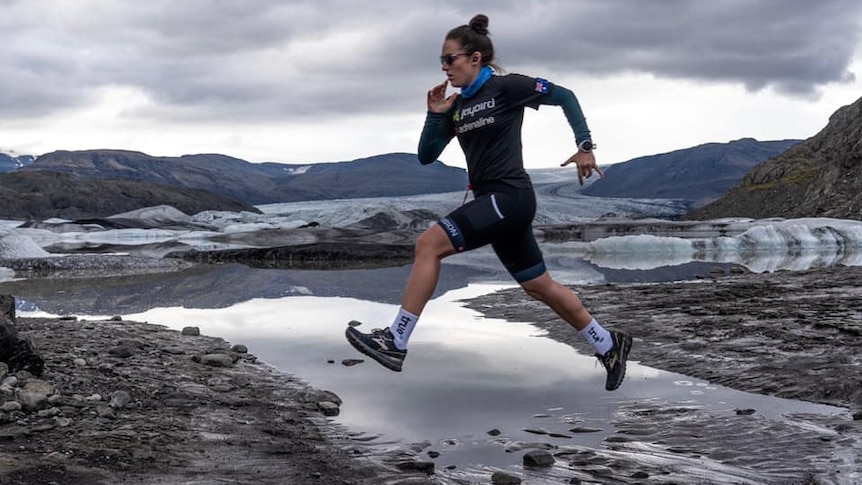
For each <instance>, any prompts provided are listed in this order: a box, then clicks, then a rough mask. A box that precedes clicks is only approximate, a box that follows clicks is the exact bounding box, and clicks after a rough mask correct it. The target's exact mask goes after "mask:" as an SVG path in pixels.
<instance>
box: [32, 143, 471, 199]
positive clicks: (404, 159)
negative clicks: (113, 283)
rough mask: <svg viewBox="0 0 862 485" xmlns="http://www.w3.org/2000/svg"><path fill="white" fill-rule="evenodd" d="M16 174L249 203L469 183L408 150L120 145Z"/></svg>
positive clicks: (456, 171)
mask: <svg viewBox="0 0 862 485" xmlns="http://www.w3.org/2000/svg"><path fill="white" fill-rule="evenodd" d="M19 171H20V172H22V173H27V172H38V171H51V172H63V173H71V174H75V175H77V176H79V177H85V178H96V179H115V180H132V181H138V182H147V183H154V184H160V185H166V186H174V187H180V188H184V189H186V188H188V189H201V190H207V191H210V192H213V193H216V194H220V195H222V196H226V197H231V198H233V199H236V200H238V201H241V202H244V203H247V204H254V205H257V204H268V203H275V202H295V201H301V200H321V199H336V198H363V197H381V196H387V195H396V196H397V195H413V194H420V193H439V192H450V191H456V190H461V189H463V188H464V186H465V185H466V183H467V176H466V172H465V171H464V170H463V169H460V168H455V167H448V166H446V165H444V164H443V163H441V162H435V163H433V164H430V165H426V166H422V165H421V164H420V163H419V161H418V159H417V157H416V155H415V154H408V153H390V154H385V155H379V156H374V157H368V158H362V159H358V160H353V161H350V162H333V163H320V164H310V165H292V164H278V163H251V162H247V161H245V160H241V159H238V158H233V157H229V156H226V155H219V154H198V155H183V156H181V157H153V156H150V155H147V154H144V153H141V152H134V151H125V150H85V151H56V152H52V153H48V154H45V155H42V156H41V157H39V158H37V159H36V161H35V162H33V163H32V164H30V165H28V166H26V167H23V168H21V169H20V170H19Z"/></svg>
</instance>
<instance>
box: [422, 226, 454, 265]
mask: <svg viewBox="0 0 862 485" xmlns="http://www.w3.org/2000/svg"><path fill="white" fill-rule="evenodd" d="M414 252H415V254H416V257H417V258H418V257H428V256H433V257H437V258H443V257H445V256H448V255H450V254H454V253H455V248H454V246H452V242H451V241H449V236H447V235H446V232H445V231H444V230H443V229H442V228H441V227H440V226H438V225H436V224H435V225H433V226H431V227H429V228H428V229H426V230H425V231H424V232H423V233H422V234H420V235H419V238H418V239H416V244H415V246H414Z"/></svg>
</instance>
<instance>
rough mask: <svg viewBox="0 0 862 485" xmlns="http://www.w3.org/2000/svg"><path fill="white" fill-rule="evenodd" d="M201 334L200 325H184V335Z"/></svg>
mask: <svg viewBox="0 0 862 485" xmlns="http://www.w3.org/2000/svg"><path fill="white" fill-rule="evenodd" d="M200 334H201V329H200V328H198V327H184V328H183V335H189V336H191V337H199V336H200Z"/></svg>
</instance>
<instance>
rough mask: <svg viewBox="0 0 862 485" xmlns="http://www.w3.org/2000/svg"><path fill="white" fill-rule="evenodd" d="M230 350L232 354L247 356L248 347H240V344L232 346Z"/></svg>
mask: <svg viewBox="0 0 862 485" xmlns="http://www.w3.org/2000/svg"><path fill="white" fill-rule="evenodd" d="M230 350H231V351H232V352H236V353H238V354H247V353H248V347H246V346H245V345H241V344H236V345H234V346H233V347H231V348H230Z"/></svg>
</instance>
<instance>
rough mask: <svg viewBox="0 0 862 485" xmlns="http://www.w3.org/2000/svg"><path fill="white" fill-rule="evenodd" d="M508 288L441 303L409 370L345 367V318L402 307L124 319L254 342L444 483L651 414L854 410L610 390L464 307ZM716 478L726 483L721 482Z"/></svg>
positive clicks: (346, 417) (588, 359)
mask: <svg viewBox="0 0 862 485" xmlns="http://www.w3.org/2000/svg"><path fill="white" fill-rule="evenodd" d="M503 287H504V286H503V285H496V286H495V285H488V284H472V285H469V286H467V287H465V288H461V289H457V290H452V291H449V292H447V293H445V294H443V295H442V296H440V297H438V298H436V299H434V300H432V301H431V302H430V303H429V305H428V307H427V309H426V311H425V313H424V314H423V315H422V318H421V320H420V322H419V325H418V327H417V329H416V331H415V332H414V334H413V337H412V339H411V343H410V349H409V354H408V357H407V360H406V362H405V366H404V371H403V372H401V373H393V372H391V371H388V370H386V369H384V368H383V367H381V366H380V365H378V364H377V363H375V362H373V361H370V360H367V359H366V361H365V362H364V363H362V364H359V365H355V366H345V365H342V361H343V360H344V359H361V358H364V356H362V355H361V354H359V353H358V352H356V351H354V350H353V349H352V348H351V347H350V346H349V344H347V342H346V340H345V338H344V329H345V327H346V324H347V321H348V320H350V319H356V320H359V321H362V322H365V323H364V325H363V327H362V328H363V329H370V328H372V327H374V326H384V325H387V324H388V323H389V319H391V318H392V317H393V316H394V315H395V313H396V311H397V306H396V305H393V304H384V303H375V302H370V301H364V300H359V299H355V298H342V297H317V296H291V297H284V298H272V299H252V300H248V301H245V302H242V303H237V304H234V305H232V306H229V307H227V308H219V309H189V308H180V307H164V308H154V309H151V310H148V311H145V312H143V313H137V314H129V315H124V316H123V318H125V319H129V320H137V321H148V322H152V323H158V324H163V325H167V326H168V327H171V328H175V329H181V328H183V327H186V326H197V327H200V329H201V332H202V333H204V334H208V335H217V336H221V337H223V338H225V339H226V340H228V341H229V342H231V343H241V344H244V345H246V346H248V347H249V349H250V351H251V352H252V353H254V354H255V355H257V356H258V357H259V358H260V359H261V360H262V361H264V362H266V363H268V364H270V365H272V366H275V367H277V368H279V369H281V370H283V371H284V372H287V373H290V374H294V375H297V376H299V377H301V378H302V379H303V380H305V381H307V382H309V383H310V384H311V385H312V386H314V387H316V388H321V389H327V390H330V391H333V392H335V393H336V394H338V395H339V396H340V397H341V398H342V399H343V400H344V404H343V405H342V407H341V414H340V415H339V416H338V417H337V418H334V419H335V421H336V422H338V423H340V424H343V425H345V426H347V427H348V428H349V429H350V430H352V431H354V432H357V433H358V435H359V437H360V438H361V439H367V440H369V442H370V443H372V444H376V445H377V446H379V447H381V448H387V447H389V448H395V447H400V446H405V445H408V444H414V443H419V444H421V445H420V446H418V447H414V449H415V450H418V451H417V453H418V455H417V456H418V457H419V458H420V459H425V460H429V459H433V460H434V462H435V464H436V467H437V470H440V471H443V472H444V473H445V470H447V468H448V469H449V470H457V471H453V472H452V473H459V472H460V471H461V470H469V469H471V468H472V469H474V470H475V469H476V467H483V468H482V469H483V470H487V469H488V468H487V467H491V468H497V469H512V468H515V469H520V468H519V466H520V463H521V457H522V454H523V450H525V449H530V448H534V447H539V448H542V447H545V448H547V447H553V448H554V449H557V450H570V451H571V453H574V454H577V453H580V452H581V451H582V450H584V449H595V448H600V447H602V446H603V442H605V441H606V440H608V438H609V437H611V436H612V435H614V434H615V433H618V432H619V431H620V429H619V423H618V422H619V421H620V420H622V421H626V418H627V417H628V418H631V417H632V416H635V417H637V416H642V415H644V414H643V413H646V414H650V413H655V414H656V415H658V416H662V415H664V414H665V413H667V412H668V411H667V410H671V415H673V416H674V418H677V417H678V416H677V414H676V413H678V414H679V415H680V416H683V417H684V418H686V419H688V420H689V421H691V419H692V418H691V414H690V413H694V414H696V415H699V416H702V415H709V416H727V417H728V418H727V419H744V418H740V416H744V414H740V412H737V410H750V411H745V412H746V413H748V412H751V413H756V416H757V419H760V420H767V421H772V420H775V421H777V422H782V423H787V422H788V421H789V419H788V418H787V416H790V415H794V416H796V415H812V416H821V415H833V414H836V413H841V412H845V411H846V410H842V409H839V408H834V407H830V406H824V405H817V404H810V403H804V402H798V401H789V400H784V399H778V398H773V397H768V396H761V395H756V394H749V393H745V392H740V391H735V390H732V389H728V388H725V387H722V386H715V385H711V384H708V383H706V382H703V381H699V380H696V379H690V378H688V377H685V376H682V375H679V374H674V373H669V372H664V371H660V370H656V369H653V368H650V367H646V366H642V365H639V364H638V363H637V362H632V363H631V364H630V365H629V367H628V373H627V378H626V381H625V383H624V385H623V387H622V388H621V389H620V390H618V391H617V392H606V391H605V390H604V387H603V386H604V378H605V373H604V370H603V369H602V367H601V366H600V365H599V364H598V363H597V361H596V359H595V358H594V357H592V356H589V355H584V354H582V353H579V352H578V351H577V350H575V349H573V348H571V347H569V346H567V345H564V344H561V343H558V342H556V341H553V340H551V339H549V338H544V337H543V335H542V331H541V330H538V329H537V328H535V327H533V326H532V325H529V324H526V323H517V322H506V321H503V320H496V319H489V318H484V317H483V316H482V315H481V314H479V313H477V312H475V311H473V310H469V309H466V308H463V307H462V306H461V304H460V303H459V301H460V300H463V299H467V298H472V297H475V296H478V295H481V294H484V293H487V292H490V291H494V290H495V289H499V288H503ZM560 324H561V325H564V324H563V323H562V322H561V323H560ZM673 410H676V411H673ZM803 421H806V422H809V421H808V420H803ZM659 423H660V420H658V421H657V420H656V419H654V416H651V417H650V419H649V420H647V422H646V426H647V427H648V428H649V429H647V430H646V431H644V430H641V431H638V429H639V427H640V426H644V422H643V420H641V421H637V422H636V423H634V424H632V423H629V424H627V425H626V426H628V427H627V428H626V430H627V431H625V432H626V433H628V434H630V435H637V434H638V433H642V434H650V435H656V436H658V435H660V433H661V432H662V430H661V429H659V428H660V426H661V425H660V424H659ZM697 426H700V425H697ZM697 426H695V428H696V427H697ZM807 426H814V425H811V424H808V425H807ZM725 431H726V430H725ZM687 432H688V433H690V434H692V435H693V436H694V435H697V434H698V432H697V430H696V429H695V430H689V431H687ZM623 441H625V440H623ZM716 446H717V445H716ZM579 450H581V451H579ZM429 452H430V453H429ZM634 452H635V454H638V455H641V456H645V455H650V456H652V457H653V458H652V460H655V459H656V458H655V457H656V456H657V455H656V453H655V452H649V453H646V452H644V451H643V450H635V451H634ZM607 459H608V460H611V458H607ZM717 476H718V477H719V479H717V478H716V477H717ZM728 476H731V475H728ZM732 476H736V475H732ZM710 477H711V479H712V480H715V483H724V482H723V481H721V480H720V475H715V474H714V475H711V476H710ZM552 482H553V481H552ZM552 482H548V483H552ZM537 483H538V482H537ZM561 483H562V482H561ZM739 483H747V482H745V481H742V482H739Z"/></svg>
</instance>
